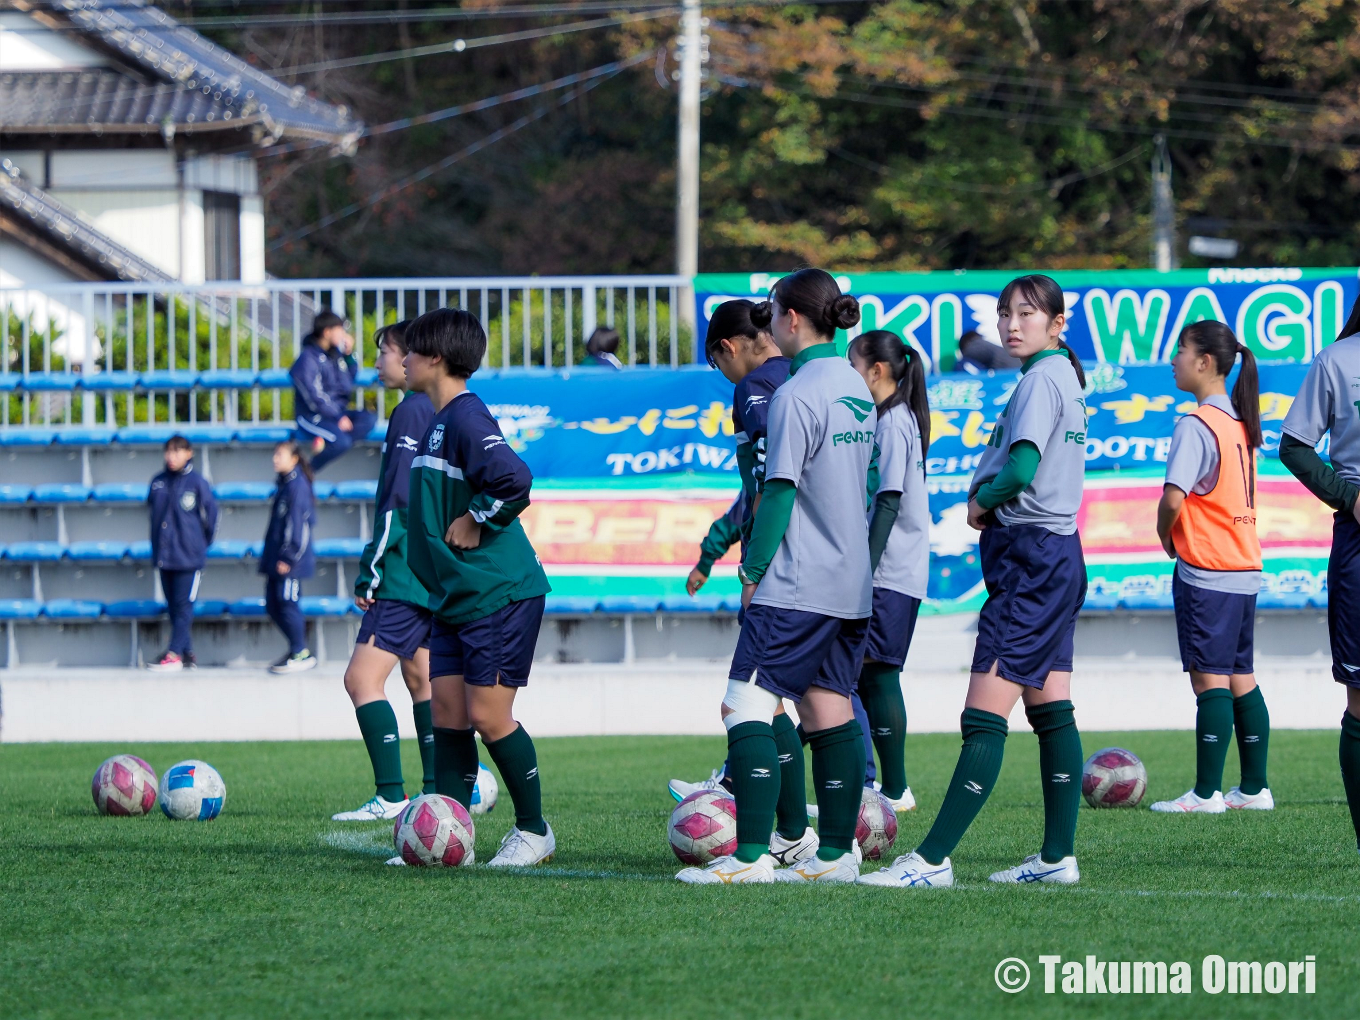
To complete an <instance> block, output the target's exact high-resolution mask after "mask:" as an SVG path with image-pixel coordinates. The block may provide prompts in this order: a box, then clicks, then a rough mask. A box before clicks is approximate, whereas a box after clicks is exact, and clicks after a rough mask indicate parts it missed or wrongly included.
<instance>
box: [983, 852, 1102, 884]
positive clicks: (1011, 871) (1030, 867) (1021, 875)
mask: <svg viewBox="0 0 1360 1020" xmlns="http://www.w3.org/2000/svg"><path fill="white" fill-rule="evenodd" d="M991 880H992V881H993V882H1001V883H1004V884H1008V885H1019V884H1023V883H1026V882H1054V883H1057V884H1058V885H1076V884H1077V883H1078V882H1080V881H1081V872H1080V871H1078V870H1077V859H1076V858H1075V857H1064V858H1063V859H1062V860H1060V861H1059V862H1058V863H1057V864H1046V863H1045V862H1044V860H1043V858H1041V857H1040V856H1039V855H1038V854H1030V855H1029V856H1028V857H1026V858H1025V859H1024V860H1023V861H1021V862H1020V863H1019V864H1017V865H1016V866H1015V867H1013V868H1007V869H1006V870H1005V871H998V872H996V873H995V874H993V875H992V876H991Z"/></svg>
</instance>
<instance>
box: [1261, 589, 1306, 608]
mask: <svg viewBox="0 0 1360 1020" xmlns="http://www.w3.org/2000/svg"><path fill="white" fill-rule="evenodd" d="M1311 598H1312V596H1311V595H1310V594H1309V593H1308V592H1306V591H1283V592H1274V591H1263V592H1261V593H1260V594H1259V595H1257V596H1256V608H1257V609H1307V608H1308V603H1309V601H1310V599H1311Z"/></svg>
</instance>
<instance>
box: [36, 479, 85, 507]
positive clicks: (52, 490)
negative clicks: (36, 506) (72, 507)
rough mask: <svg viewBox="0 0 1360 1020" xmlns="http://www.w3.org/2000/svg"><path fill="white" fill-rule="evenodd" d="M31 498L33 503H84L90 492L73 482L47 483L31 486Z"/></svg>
mask: <svg viewBox="0 0 1360 1020" xmlns="http://www.w3.org/2000/svg"><path fill="white" fill-rule="evenodd" d="M32 498H33V502H35V503H84V502H85V501H86V500H87V499H89V498H90V490H89V489H88V488H87V487H86V486H84V485H76V484H74V483H73V482H48V483H46V484H44V485H35V486H33V497H32Z"/></svg>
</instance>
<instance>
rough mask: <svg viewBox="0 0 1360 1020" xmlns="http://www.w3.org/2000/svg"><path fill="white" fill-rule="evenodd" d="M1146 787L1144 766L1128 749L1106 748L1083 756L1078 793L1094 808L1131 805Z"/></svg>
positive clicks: (1134, 804)
mask: <svg viewBox="0 0 1360 1020" xmlns="http://www.w3.org/2000/svg"><path fill="white" fill-rule="evenodd" d="M1146 789H1147V769H1145V768H1144V767H1143V763H1142V762H1141V761H1139V760H1138V756H1137V755H1136V754H1134V753H1133V752H1132V751H1126V750H1124V749H1123V748H1122V747H1106V748H1104V749H1102V750H1099V751H1097V752H1096V753H1095V754H1093V755H1091V757H1089V758H1087V759H1086V764H1085V765H1083V766H1082V769H1081V792H1082V795H1083V796H1085V798H1086V803H1088V804H1090V805H1091V807H1094V808H1110V807H1135V806H1137V804H1138V802H1139V801H1140V800H1142V799H1143V791H1144V790H1146Z"/></svg>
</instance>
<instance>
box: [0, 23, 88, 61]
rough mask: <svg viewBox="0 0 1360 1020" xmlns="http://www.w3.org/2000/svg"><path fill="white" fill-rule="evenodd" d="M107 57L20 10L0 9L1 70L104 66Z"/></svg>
mask: <svg viewBox="0 0 1360 1020" xmlns="http://www.w3.org/2000/svg"><path fill="white" fill-rule="evenodd" d="M108 63H109V61H108V58H107V57H104V56H103V55H101V54H99V53H96V52H95V51H94V50H90V49H86V48H85V47H84V46H81V45H80V44H79V43H78V42H76V41H75V40H73V39H72V38H71V36H70V35H69V34H67V33H64V32H56V31H53V30H52V29H50V28H48V27H47V26H45V25H43V24H41V23H40V22H38V21H35V20H34V19H33V18H32V17H30V16H29V15H27V14H24V13H22V12H20V11H5V12H4V13H0V71H61V70H64V69H66V68H78V67H106V66H108Z"/></svg>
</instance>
